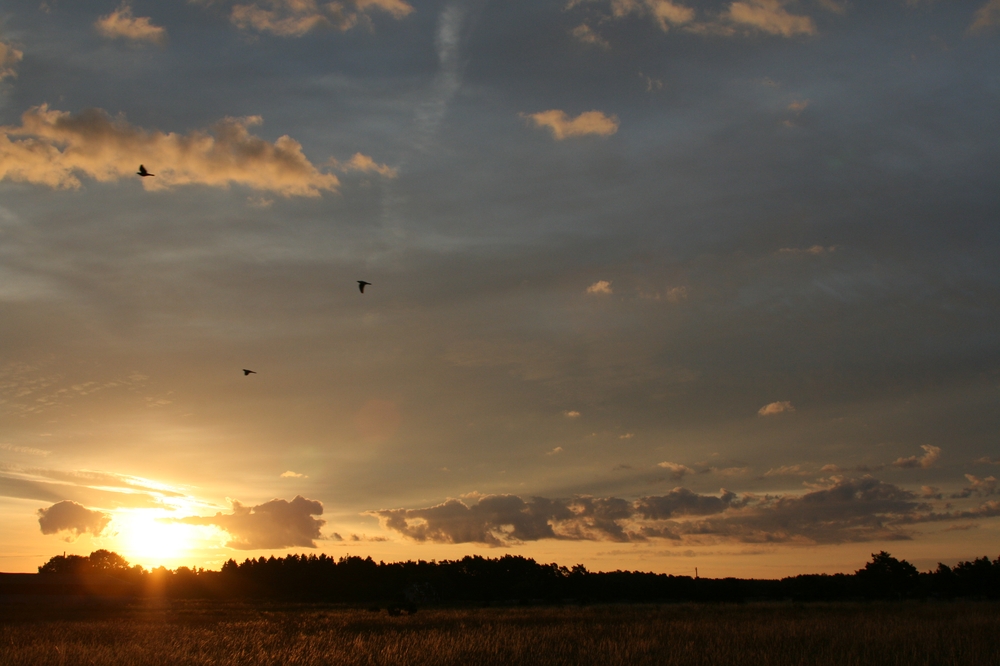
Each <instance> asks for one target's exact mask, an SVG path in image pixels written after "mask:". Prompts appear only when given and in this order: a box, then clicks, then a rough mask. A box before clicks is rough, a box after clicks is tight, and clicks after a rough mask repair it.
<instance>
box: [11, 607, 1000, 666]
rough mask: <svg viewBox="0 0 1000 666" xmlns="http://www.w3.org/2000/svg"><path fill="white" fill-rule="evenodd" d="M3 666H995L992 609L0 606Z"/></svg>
mask: <svg viewBox="0 0 1000 666" xmlns="http://www.w3.org/2000/svg"><path fill="white" fill-rule="evenodd" d="M0 622H2V624H0V663H2V664H3V665H4V666H22V665H23V666H28V665H36V664H65V665H74V666H75V665H77V664H95V665H97V666H118V665H121V666H126V665H129V666H132V665H136V666H138V665H140V664H143V665H145V664H158V665H160V664H162V665H163V666H176V665H179V664H205V665H208V664H212V665H215V666H223V665H233V666H236V665H240V666H254V665H257V664H275V665H277V664H282V665H289V666H292V665H302V666H305V665H310V666H312V665H319V664H336V665H338V666H339V665H341V664H343V665H355V664H356V665H359V666H360V665H362V664H363V665H365V666H372V665H376V664H386V665H390V664H391V665H394V666H395V665H406V664H413V665H416V664H427V665H430V664H435V665H438V664H455V665H459V664H462V665H469V664H476V665H478V664H482V665H493V664H495V665H498V666H499V665H501V664H537V665H540V666H548V665H552V666H555V665H562V664H567V665H568V664H594V665H598V664H599V665H601V666H609V665H614V664H622V665H625V664H628V665H640V664H657V665H658V666H668V665H674V664H676V665H678V666H681V665H683V666H689V665H691V666H693V665H696V664H698V665H705V666H709V665H711V666H716V665H726V666H733V665H739V664H748V665H749V664H753V665H773V666H784V665H786V664H788V665H791V664H798V665H803V666H805V665H808V666H822V665H825V664H831V665H832V664H837V665H838V666H845V665H851V664H871V665H878V666H892V665H896V664H898V665H899V666H904V665H905V666H920V665H932V664H933V665H945V664H955V665H956V666H957V665H959V664H961V665H962V666H968V665H970V664H976V665H981V666H988V665H990V664H1000V605H997V604H991V603H945V602H942V603H920V602H911V603H898V604H896V603H890V604H829V605H823V604H806V605H798V604H790V603H789V604H743V605H662V606H656V605H649V606H640V605H622V606H614V605H612V606H593V607H575V606H574V607H519V608H470V609H427V610H421V611H419V612H418V613H416V614H414V615H402V616H398V617H390V616H389V615H387V614H386V612H385V610H383V611H382V612H380V613H377V614H376V613H374V612H371V611H366V610H357V609H343V608H325V607H321V606H293V605H283V606H282V605H257V606H254V605H248V604H224V603H206V602H176V601H174V602H161V603H159V604H156V603H144V604H136V605H131V606H128V607H125V608H106V607H77V608H65V607H61V606H58V605H53V606H50V607H48V608H40V607H22V606H18V605H15V604H4V605H2V606H0Z"/></svg>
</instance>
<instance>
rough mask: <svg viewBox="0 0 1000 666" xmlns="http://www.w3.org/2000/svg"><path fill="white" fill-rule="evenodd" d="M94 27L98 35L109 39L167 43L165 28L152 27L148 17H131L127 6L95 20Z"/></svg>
mask: <svg viewBox="0 0 1000 666" xmlns="http://www.w3.org/2000/svg"><path fill="white" fill-rule="evenodd" d="M94 27H95V28H96V29H97V32H98V33H100V34H101V35H102V36H104V37H107V38H109V39H128V40H131V41H135V42H152V43H153V44H160V45H162V44H164V43H166V41H167V31H166V29H165V28H163V27H161V26H157V25H153V23H152V22H151V19H150V18H149V17H146V16H133V15H132V8H131V7H130V6H129V5H128V4H122V5H121V6H120V7H119V8H118V9H116V10H115V11H113V12H111V13H110V14H108V15H107V16H102V17H101V18H99V19H97V21H96V22H95V23H94Z"/></svg>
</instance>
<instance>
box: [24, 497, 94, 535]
mask: <svg viewBox="0 0 1000 666" xmlns="http://www.w3.org/2000/svg"><path fill="white" fill-rule="evenodd" d="M110 522H111V516H110V515H109V514H107V513H104V512H103V511H96V510H93V509H88V508H87V507H85V506H82V505H80V504H77V503H76V502H70V501H68V500H65V501H62V502H57V503H56V504H53V505H52V506H50V507H49V508H47V509H39V510H38V525H39V526H40V527H41V529H42V534H58V533H59V532H69V533H70V534H71V535H72V537H79V536H81V535H83V534H87V533H89V534H93V535H94V536H100V535H101V533H102V532H103V531H104V529H105V528H106V527H107V526H108V523H110ZM72 537H71V538H72Z"/></svg>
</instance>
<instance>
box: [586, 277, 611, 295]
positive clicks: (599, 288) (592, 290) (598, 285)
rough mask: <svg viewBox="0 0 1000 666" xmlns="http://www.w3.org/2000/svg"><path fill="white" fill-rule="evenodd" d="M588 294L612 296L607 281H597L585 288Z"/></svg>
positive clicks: (609, 284)
mask: <svg viewBox="0 0 1000 666" xmlns="http://www.w3.org/2000/svg"><path fill="white" fill-rule="evenodd" d="M587 293H588V294H612V293H614V292H613V291H612V290H611V283H610V282H608V281H607V280H598V281H597V282H595V283H594V284H592V285H590V286H589V287H587Z"/></svg>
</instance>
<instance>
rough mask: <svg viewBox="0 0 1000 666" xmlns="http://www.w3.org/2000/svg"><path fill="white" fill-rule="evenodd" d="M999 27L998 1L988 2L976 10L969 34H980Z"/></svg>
mask: <svg viewBox="0 0 1000 666" xmlns="http://www.w3.org/2000/svg"><path fill="white" fill-rule="evenodd" d="M998 25H1000V0H990V1H989V2H987V3H986V4H985V5H983V6H982V7H980V8H979V9H977V10H976V14H975V18H974V19H973V21H972V25H970V26H969V32H971V33H973V34H975V33H982V32H987V31H988V30H990V29H992V28H995V27H997V26H998Z"/></svg>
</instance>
